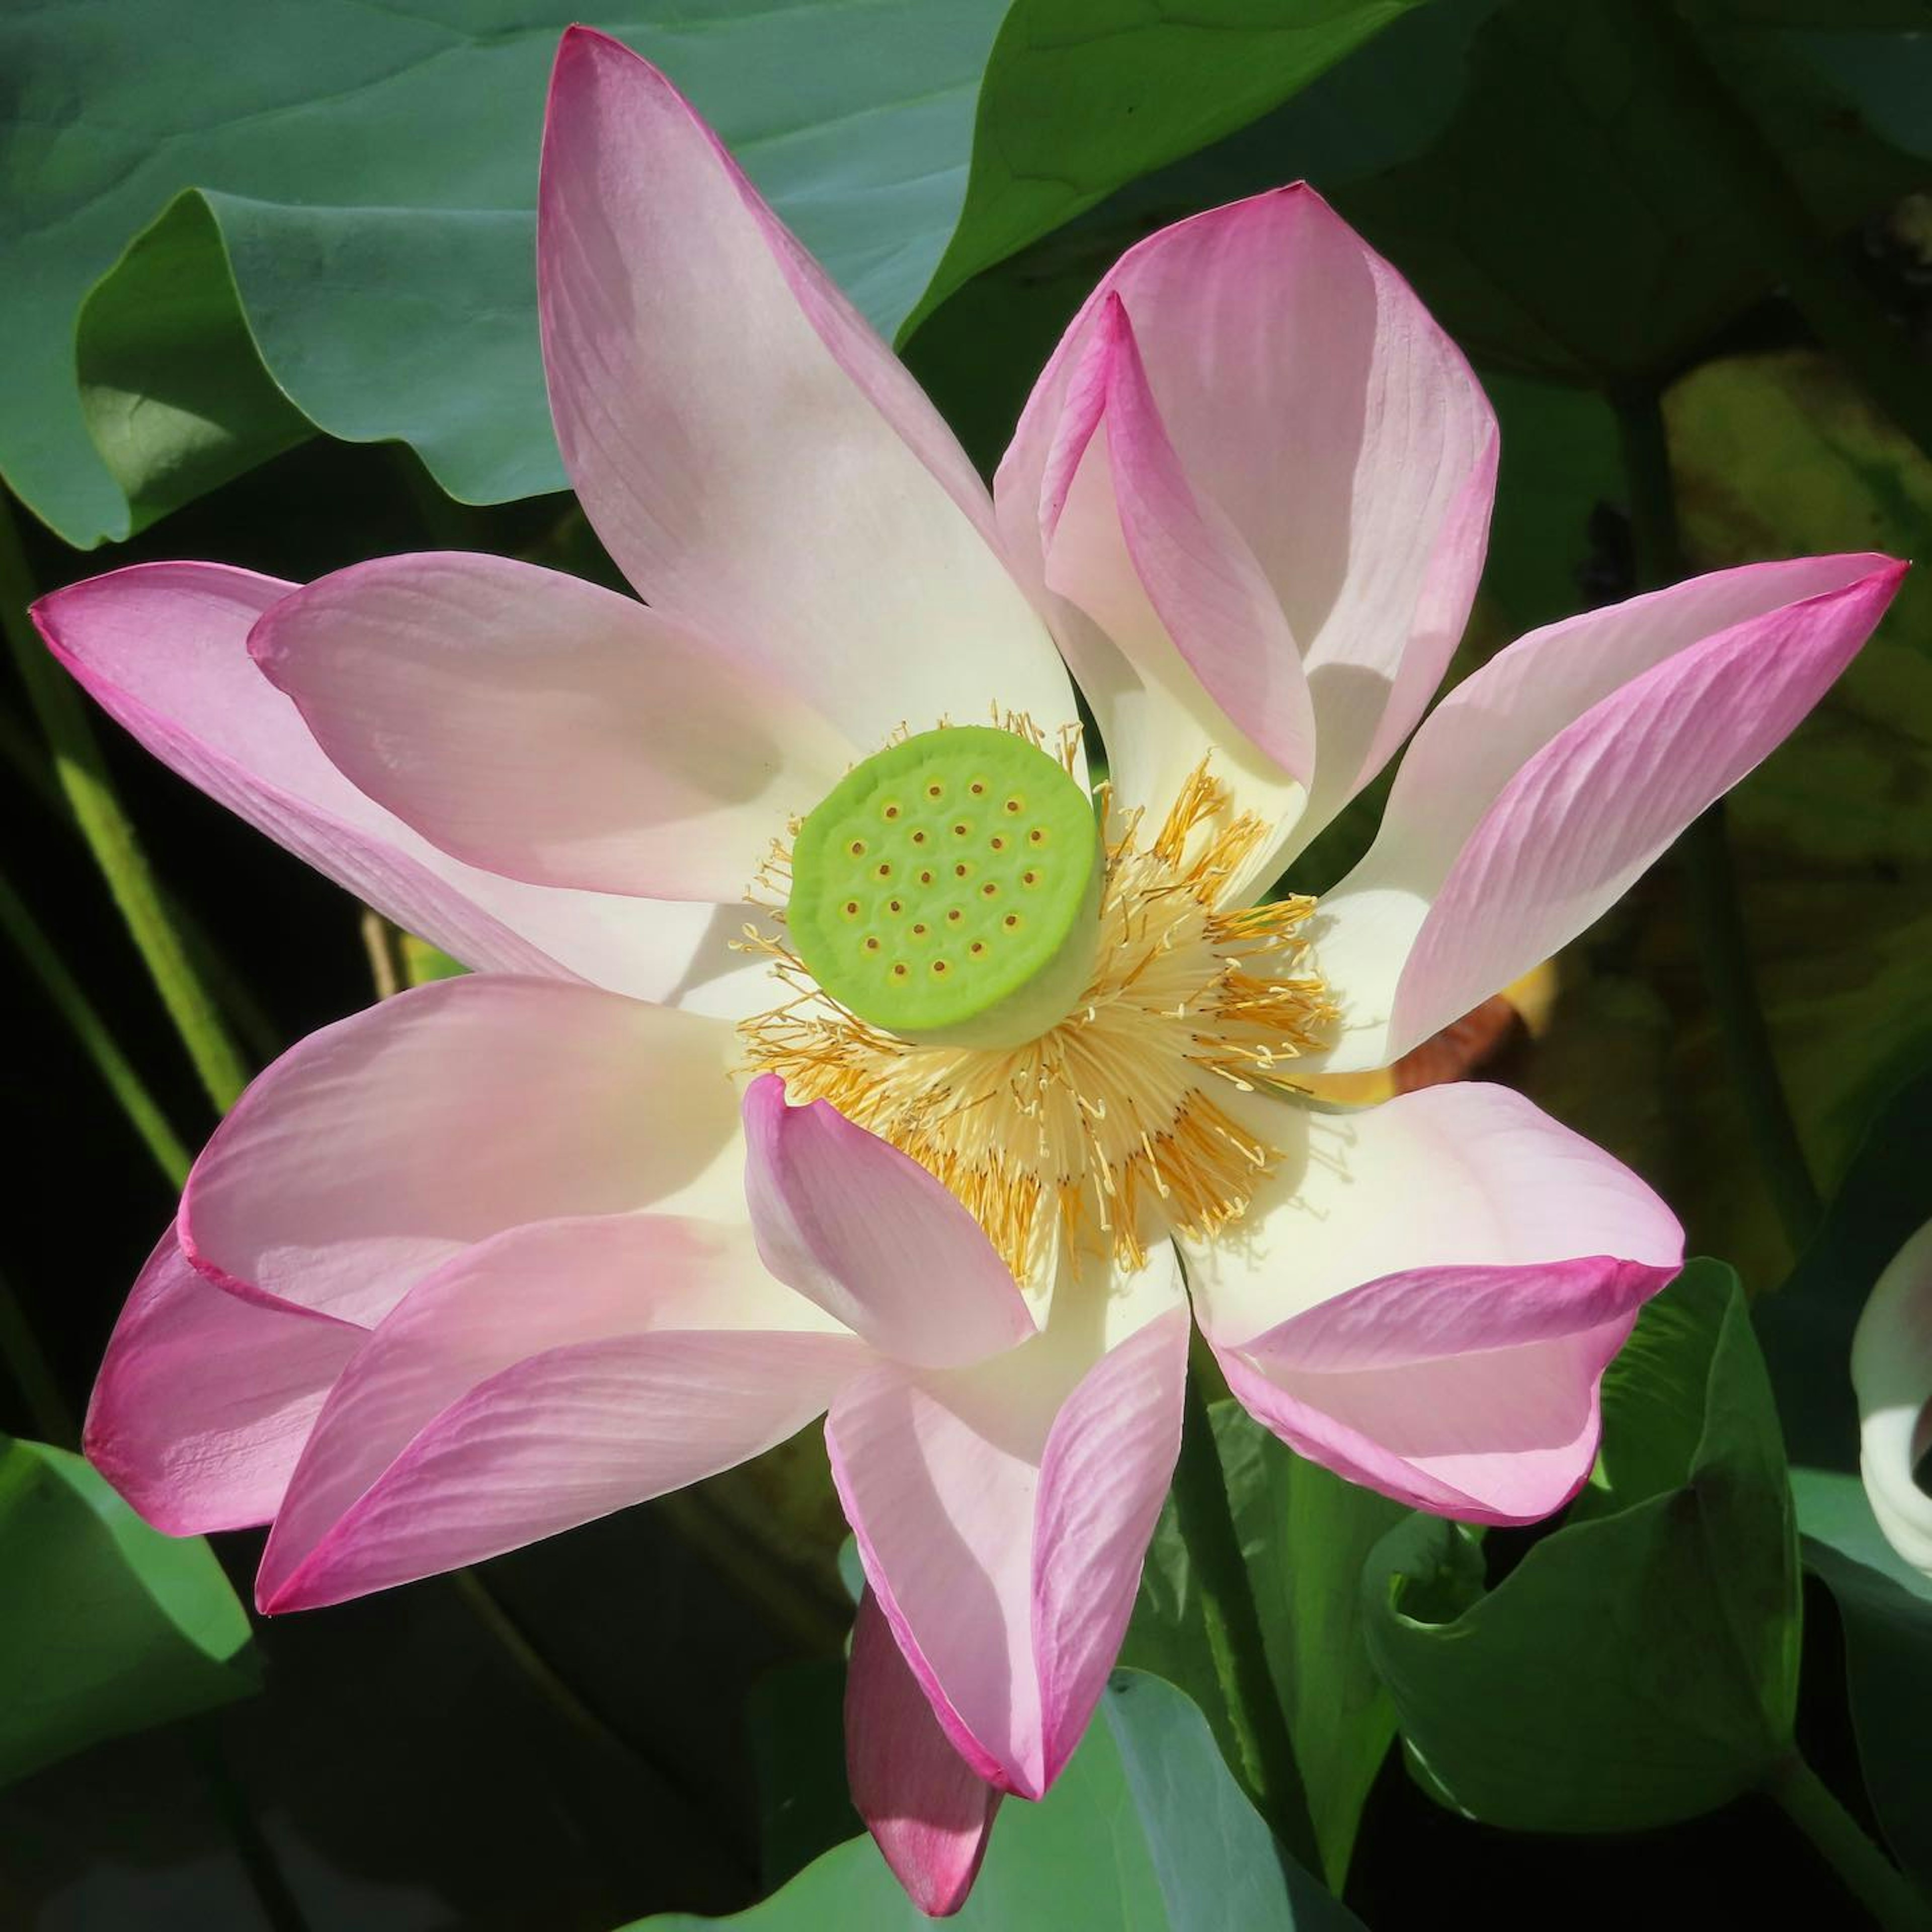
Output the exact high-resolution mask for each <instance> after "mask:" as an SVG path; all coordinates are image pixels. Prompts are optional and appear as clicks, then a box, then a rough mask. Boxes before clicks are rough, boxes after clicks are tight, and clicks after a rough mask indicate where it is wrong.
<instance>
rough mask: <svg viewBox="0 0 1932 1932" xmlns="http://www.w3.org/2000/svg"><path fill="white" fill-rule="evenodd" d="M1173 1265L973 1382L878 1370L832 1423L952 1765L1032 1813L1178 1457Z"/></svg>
mask: <svg viewBox="0 0 1932 1932" xmlns="http://www.w3.org/2000/svg"><path fill="white" fill-rule="evenodd" d="M1186 1370H1187V1313H1186V1310H1185V1307H1184V1304H1183V1303H1182V1301H1181V1290H1180V1285H1179V1277H1178V1269H1177V1267H1176V1265H1175V1260H1174V1257H1173V1255H1172V1250H1166V1251H1164V1252H1163V1253H1161V1254H1160V1255H1159V1256H1157V1257H1155V1258H1154V1259H1151V1261H1150V1262H1149V1263H1148V1267H1147V1268H1146V1269H1145V1270H1144V1271H1142V1274H1139V1275H1138V1276H1136V1277H1133V1278H1132V1280H1130V1281H1127V1282H1120V1281H1116V1282H1115V1283H1114V1284H1113V1286H1112V1292H1109V1290H1108V1288H1107V1285H1106V1283H1104V1282H1103V1281H1101V1280H1074V1281H1069V1280H1062V1282H1061V1284H1060V1285H1059V1287H1058V1289H1057V1290H1056V1292H1055V1298H1054V1305H1053V1309H1052V1313H1051V1315H1050V1316H1049V1321H1048V1325H1047V1327H1046V1331H1044V1332H1043V1334H1041V1335H1040V1336H1039V1337H1037V1338H1036V1339H1035V1340H1033V1341H1031V1342H1028V1343H1025V1344H1023V1345H1022V1346H1021V1347H1020V1348H1019V1349H1014V1350H1013V1351H1012V1352H1010V1353H1009V1354H1007V1355H1002V1356H1000V1357H998V1358H995V1360H994V1361H991V1362H987V1363H983V1364H979V1365H978V1366H977V1367H972V1368H968V1369H956V1370H938V1371H928V1372H926V1373H917V1372H913V1371H908V1370H904V1369H901V1368H900V1367H897V1366H896V1365H889V1366H886V1367H881V1368H879V1369H877V1370H874V1371H873V1372H872V1373H869V1374H868V1375H865V1376H862V1377H860V1378H859V1379H858V1380H856V1381H855V1382H853V1383H851V1384H850V1385H848V1386H847V1388H845V1389H844V1390H843V1391H841V1393H840V1394H839V1396H838V1398H837V1399H836V1400H835V1402H834V1403H833V1405H832V1412H831V1415H829V1417H828V1418H827V1419H826V1445H827V1447H828V1448H829V1450H830V1451H831V1455H832V1478H833V1480H834V1481H835V1483H836V1484H838V1493H839V1498H840V1500H841V1502H842V1503H843V1504H844V1508H845V1515H846V1519H847V1521H848V1522H849V1523H850V1524H851V1526H852V1528H853V1532H854V1534H855V1535H856V1537H857V1539H858V1544H859V1556H860V1559H861V1560H862V1562H863V1563H864V1565H865V1575H866V1578H867V1580H868V1582H869V1583H870V1584H871V1587H872V1589H873V1590H874V1592H877V1596H878V1598H879V1603H880V1609H881V1610H883V1612H884V1613H885V1616H886V1619H887V1620H888V1622H889V1623H890V1624H891V1625H892V1632H893V1634H894V1636H895V1637H896V1638H897V1639H898V1645H899V1648H900V1649H901V1652H903V1653H904V1656H905V1659H906V1661H907V1664H909V1665H910V1667H911V1669H912V1670H913V1674H914V1675H915V1676H916V1677H917V1679H919V1685H920V1686H921V1688H922V1689H923V1690H924V1691H925V1693H926V1697H927V1699H928V1700H929V1702H930V1703H931V1704H932V1709H933V1715H935V1718H937V1719H938V1721H939V1724H940V1726H941V1729H942V1730H944V1732H945V1733H946V1735H947V1738H948V1739H950V1741H951V1742H952V1744H953V1748H955V1749H956V1751H959V1754H960V1755H961V1756H962V1757H963V1758H964V1759H965V1760H966V1762H967V1763H968V1765H969V1766H971V1768H972V1769H973V1770H974V1772H977V1774H978V1775H980V1777H982V1778H985V1779H986V1780H987V1781H989V1783H992V1784H998V1786H999V1787H1001V1789H1002V1790H1009V1791H1013V1792H1017V1793H1019V1794H1020V1795H1021V1796H1024V1797H1029V1798H1037V1797H1038V1796H1040V1794H1041V1793H1043V1791H1044V1790H1046V1787H1047V1786H1048V1785H1049V1784H1051V1783H1052V1781H1053V1779H1054V1778H1055V1777H1056V1776H1057V1775H1058V1773H1059V1771H1060V1769H1061V1766H1062V1765H1063V1764H1064V1763H1065V1761H1066V1758H1067V1754H1068V1753H1069V1752H1070V1751H1071V1750H1072V1749H1073V1745H1074V1744H1075V1743H1076V1742H1078V1741H1079V1737H1080V1735H1081V1733H1082V1731H1083V1730H1085V1727H1086V1724H1087V1721H1088V1718H1090V1717H1091V1715H1093V1711H1094V1705H1095V1703H1097V1701H1098V1700H1099V1697H1100V1692H1101V1690H1102V1689H1103V1687H1104V1686H1105V1684H1106V1676H1107V1672H1108V1670H1109V1669H1110V1668H1111V1667H1112V1664H1113V1661H1114V1658H1115V1653H1116V1652H1117V1651H1118V1648H1119V1645H1120V1640H1121V1634H1122V1632H1123V1631H1124V1630H1125V1628H1126V1624H1127V1616H1128V1613H1130V1610H1132V1608H1133V1598H1134V1592H1135V1590H1136V1588H1137V1587H1138V1586H1139V1579H1140V1570H1141V1562H1142V1557H1143V1556H1144V1555H1145V1552H1146V1549H1147V1544H1148V1538H1149V1537H1150V1536H1151V1535H1152V1534H1153V1530H1154V1519H1155V1517H1157V1515H1158V1514H1160V1504H1161V1499H1162V1498H1163V1496H1165V1495H1166V1491H1167V1484H1168V1479H1169V1477H1170V1475H1172V1472H1173V1469H1174V1460H1175V1454H1176V1453H1177V1451H1178V1448H1179V1446H1180V1439H1181V1388H1182V1383H1183V1380H1184V1376H1185V1374H1186Z"/></svg>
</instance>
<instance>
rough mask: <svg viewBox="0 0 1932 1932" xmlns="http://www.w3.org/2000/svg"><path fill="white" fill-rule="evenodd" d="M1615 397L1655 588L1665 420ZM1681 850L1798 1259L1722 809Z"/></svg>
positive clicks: (1774, 1082)
mask: <svg viewBox="0 0 1932 1932" xmlns="http://www.w3.org/2000/svg"><path fill="white" fill-rule="evenodd" d="M1611 401H1612V402H1613V404H1614V406H1615V407H1616V416H1617V428H1618V433H1619V437H1620V440H1621V441H1622V447H1623V458H1624V468H1625V475H1626V476H1627V478H1628V481H1629V485H1630V499H1631V540H1632V543H1633V545H1634V549H1635V551H1636V554H1637V581H1638V586H1639V588H1640V589H1655V587H1656V586H1658V585H1660V584H1664V583H1671V582H1673V581H1674V580H1676V579H1677V578H1678V577H1681V576H1682V574H1683V562H1684V560H1683V554H1682V548H1681V546H1680V544H1679V539H1678V532H1677V508H1676V495H1675V493H1674V491H1673V487H1672V484H1671V477H1670V450H1669V448H1668V446H1667V443H1666V441H1665V438H1664V414H1663V411H1662V410H1661V408H1660V407H1658V396H1657V392H1656V390H1655V389H1654V388H1652V387H1649V386H1641V387H1637V388H1632V389H1622V390H1619V391H1618V392H1616V394H1615V395H1613V397H1612V398H1611ZM1677 846H1678V853H1679V861H1680V862H1681V864H1682V866H1683V868H1684V877H1685V883H1686V885H1687V886H1688V890H1689V895H1690V902H1691V925H1692V927H1693V929H1694V932H1695V934H1696V936H1697V952H1698V956H1699V959H1700V961H1701V962H1702V964H1703V969H1704V981H1705V985H1706V989H1708V991H1709V994H1710V996H1711V1004H1712V1008H1713V1009H1714V1010H1715V1013H1716V1015H1717V1019H1718V1031H1719V1032H1720V1034H1721V1035H1722V1037H1723V1039H1724V1052H1725V1057H1726V1058H1727V1060H1728V1061H1730V1070H1731V1078H1732V1079H1733V1081H1734V1082H1736V1085H1737V1088H1738V1091H1739V1096H1740V1097H1741V1098H1742V1100H1743V1103H1744V1107H1745V1118H1746V1121H1747V1122H1748V1127H1749V1131H1750V1133H1751V1145H1752V1148H1753V1150H1754V1152H1755V1154H1756V1155H1757V1162H1758V1166H1759V1167H1760V1169H1761V1170H1762V1172H1763V1175H1764V1181H1765V1185H1766V1187H1767V1189H1768V1190H1769V1192H1770V1194H1771V1197H1772V1205H1773V1206H1774V1207H1775V1209H1776V1211H1777V1214H1778V1220H1779V1223H1780V1224H1781V1226H1782V1227H1783V1228H1784V1233H1785V1238H1786V1239H1787V1241H1789V1243H1790V1246H1791V1250H1792V1252H1793V1254H1794V1255H1796V1254H1799V1253H1802V1252H1803V1250H1804V1249H1805V1245H1806V1244H1807V1243H1808V1242H1809V1241H1810V1240H1811V1237H1812V1235H1814V1233H1815V1232H1817V1226H1818V1222H1819V1217H1820V1214H1821V1212H1822V1208H1821V1204H1820V1201H1819V1199H1818V1187H1817V1183H1816V1182H1815V1181H1814V1180H1813V1179H1812V1178H1811V1168H1810V1166H1809V1165H1808V1163H1807V1162H1806V1160H1805V1150H1804V1148H1803V1147H1802V1145H1801V1144H1800V1142H1799V1138H1798V1128H1797V1126H1796V1123H1795V1122H1794V1121H1793V1119H1792V1117H1791V1104H1790V1101H1789V1100H1787V1097H1786V1095H1785V1091H1784V1082H1783V1080H1782V1079H1781V1078H1780V1076H1779V1074H1778V1059H1777V1056H1776V1054H1775V1052H1774V1051H1773V1049H1772V1043H1771V1030H1770V1028H1769V1027H1768V1026H1767V1025H1766V1024H1765V1018H1764V1007H1763V1004H1762V1003H1761V1001H1760V999H1759V998H1758V990H1757V974H1756V972H1755V971H1754V968H1753V966H1752V964H1751V947H1750V942H1749V938H1748V935H1747V934H1746V932H1745V922H1744V913H1743V910H1742V907H1741V906H1740V905H1739V901H1738V887H1737V879H1736V875H1735V874H1734V873H1733V870H1732V867H1731V852H1730V841H1728V840H1727V838H1726V837H1725V835H1724V807H1723V805H1721V804H1718V805H1712V807H1711V808H1710V809H1709V811H1706V812H1705V813H1704V814H1703V816H1702V817H1700V818H1698V819H1697V820H1696V821H1695V823H1693V824H1692V825H1691V826H1690V827H1689V829H1688V830H1686V831H1685V834H1684V835H1683V836H1682V838H1680V839H1679V841H1677Z"/></svg>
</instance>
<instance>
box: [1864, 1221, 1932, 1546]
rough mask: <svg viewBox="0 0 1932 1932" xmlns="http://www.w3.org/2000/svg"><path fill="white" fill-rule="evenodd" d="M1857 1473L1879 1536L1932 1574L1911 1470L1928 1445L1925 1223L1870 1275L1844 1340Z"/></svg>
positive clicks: (1930, 1526)
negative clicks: (1873, 1278)
mask: <svg viewBox="0 0 1932 1932" xmlns="http://www.w3.org/2000/svg"><path fill="white" fill-rule="evenodd" d="M1852 1388H1853V1389H1854V1391H1856V1393H1857V1396H1858V1473H1859V1474H1860V1475H1861V1476H1862V1477H1863V1478H1864V1485H1865V1494H1866V1496H1867V1497H1869V1498H1870V1502H1871V1507H1872V1514H1873V1516H1875V1517H1877V1519H1878V1526H1879V1529H1882V1530H1883V1531H1884V1532H1885V1541H1887V1542H1888V1543H1889V1544H1891V1547H1892V1548H1893V1549H1894V1550H1897V1552H1898V1553H1899V1555H1900V1556H1902V1557H1903V1558H1904V1559H1905V1560H1906V1562H1908V1563H1909V1564H1910V1565H1912V1568H1914V1569H1915V1570H1922V1571H1924V1572H1925V1574H1927V1576H1928V1577H1932V1496H1927V1494H1926V1493H1925V1492H1924V1490H1922V1489H1921V1488H1920V1487H1919V1486H1918V1481H1917V1471H1918V1466H1919V1465H1920V1463H1921V1462H1923V1461H1924V1457H1925V1452H1926V1450H1927V1447H1928V1446H1932V1422H1928V1420H1927V1418H1932V1221H1928V1222H1927V1223H1926V1225H1925V1226H1924V1227H1922V1228H1921V1229H1919V1231H1918V1233H1917V1234H1915V1235H1913V1236H1912V1238H1911V1240H1910V1241H1907V1242H1906V1244H1905V1245H1904V1247H1902V1248H1900V1250H1899V1251H1898V1253H1897V1255H1896V1256H1894V1259H1892V1261H1891V1264H1890V1265H1888V1267H1887V1268H1886V1269H1885V1272H1884V1274H1882V1275H1880V1276H1879V1278H1878V1281H1877V1284H1876V1286H1874V1287H1873V1289H1872V1292H1871V1295H1870V1299H1869V1300H1868V1301H1867V1302H1866V1304H1865V1307H1864V1313H1863V1314H1862V1315H1861V1316H1859V1317H1858V1331H1857V1333H1856V1334H1855V1335H1854V1336H1853V1337H1852Z"/></svg>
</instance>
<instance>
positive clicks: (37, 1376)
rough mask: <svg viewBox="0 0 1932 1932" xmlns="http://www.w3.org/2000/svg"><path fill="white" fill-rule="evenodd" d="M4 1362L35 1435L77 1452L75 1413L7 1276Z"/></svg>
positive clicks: (1, 1332) (1, 1307)
mask: <svg viewBox="0 0 1932 1932" xmlns="http://www.w3.org/2000/svg"><path fill="white" fill-rule="evenodd" d="M0 1362H5V1364H6V1365H7V1373H8V1374H10V1376H12V1377H13V1382H14V1385H15V1386H16V1387H17V1388H18V1389H19V1390H20V1399H21V1400H22V1401H23V1402H24V1403H26V1406H27V1420H28V1422H29V1423H30V1424H31V1425H32V1427H33V1430H34V1434H35V1435H37V1436H38V1437H39V1438H40V1440H41V1441H42V1442H52V1443H53V1444H55V1445H57V1446H58V1448H62V1449H77V1448H79V1447H80V1430H79V1429H77V1427H75V1426H74V1411H73V1410H72V1409H70V1408H69V1407H68V1402H67V1397H65V1396H64V1395H63V1394H62V1393H61V1387H60V1383H59V1381H58V1379H57V1378H56V1377H55V1374H54V1371H53V1365H52V1363H50V1362H49V1361H48V1360H47V1358H46V1355H44V1354H43V1352H42V1351H41V1349H40V1340H39V1338H38V1337H37V1336H36V1335H35V1334H34V1330H33V1325H32V1324H31V1322H28V1319H27V1312H26V1310H25V1309H24V1308H23V1307H21V1306H20V1298H19V1297H18V1296H17V1295H15V1294H14V1292H13V1284H12V1283H10V1282H9V1281H8V1280H7V1278H6V1277H5V1275H0Z"/></svg>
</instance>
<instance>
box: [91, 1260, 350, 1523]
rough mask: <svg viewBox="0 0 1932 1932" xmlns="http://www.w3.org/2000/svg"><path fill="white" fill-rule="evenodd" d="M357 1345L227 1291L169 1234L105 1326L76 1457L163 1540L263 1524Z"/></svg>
mask: <svg viewBox="0 0 1932 1932" xmlns="http://www.w3.org/2000/svg"><path fill="white" fill-rule="evenodd" d="M361 1341H362V1330H361V1329H359V1328H356V1326H354V1325H353V1324H352V1323H349V1322H338V1321H336V1320H335V1319H333V1318H332V1316H327V1315H321V1314H317V1313H314V1312H313V1311H311V1310H308V1309H287V1310H284V1309H276V1308H265V1307H261V1306H260V1305H259V1304H256V1303H254V1302H250V1301H242V1299H241V1298H239V1297H238V1296H236V1295H227V1294H224V1293H223V1292H222V1291H221V1290H220V1289H218V1288H217V1287H216V1286H214V1283H212V1282H211V1281H208V1280H206V1279H205V1277H202V1275H200V1274H198V1273H196V1271H195V1269H194V1268H193V1267H192V1266H191V1265H190V1264H189V1262H188V1261H187V1258H186V1257H185V1256H184V1255H183V1254H182V1253H181V1248H180V1245H179V1244H178V1242H177V1241H176V1240H175V1231H174V1229H172V1228H170V1229H169V1230H168V1232H166V1234H165V1235H163V1236H162V1237H161V1239H160V1244H159V1245H158V1246H157V1247H156V1248H155V1250H154V1253H153V1254H152V1255H151V1256H149V1257H148V1265H147V1266H146V1267H145V1268H143V1269H142V1271H141V1274H140V1277H139V1280H137V1281H136V1283H135V1284H134V1289H133V1293H132V1294H131V1295H130V1296H129V1297H128V1298H127V1307H125V1308H124V1309H123V1310H121V1319H120V1320H119V1321H118V1322H116V1323H115V1325H114V1334H113V1337H112V1338H111V1339H110V1341H109V1342H108V1344H107V1358H106V1359H105V1360H104V1361H103V1362H102V1363H101V1373H100V1375H99V1376H98V1377H97V1378H96V1379H95V1385H94V1394H93V1397H92V1400H90V1401H89V1403H88V1406H87V1424H86V1428H85V1429H84V1430H83V1433H82V1442H81V1446H82V1447H83V1448H84V1449H85V1450H86V1452H87V1460H89V1462H90V1463H92V1464H93V1465H94V1466H95V1468H96V1469H98V1470H99V1471H100V1472H101V1474H102V1475H104V1476H105V1477H106V1478H107V1480H108V1481H110V1483H112V1484H113V1485H114V1487H115V1489H117V1490H119V1491H120V1493H121V1495H122V1496H124V1497H125V1498H126V1499H127V1502H129V1503H130V1504H131V1505H133V1508H134V1509H135V1510H136V1512H137V1513H138V1514H139V1515H141V1516H142V1517H145V1519H146V1520H147V1521H148V1522H149V1523H152V1524H153V1525H154V1527H155V1528H156V1529H160V1530H165V1531H166V1532H167V1533H168V1534H169V1535H170V1536H193V1535H199V1534H202V1532H206V1531H208V1530H211V1529H247V1528H248V1527H250V1526H252V1525H254V1524H256V1523H266V1522H267V1521H268V1520H269V1518H270V1517H272V1516H273V1515H274V1514H275V1511H276V1510H277V1509H278V1508H279V1507H280V1506H281V1500H282V1493H283V1492H284V1490H286V1489H287V1487H288V1481H289V1477H290V1474H291V1473H292V1472H293V1470H294V1469H295V1466H296V1457H298V1456H299V1455H300V1454H301V1453H302V1445H303V1443H304V1442H305V1441H307V1440H308V1432H309V1430H310V1428H311V1426H312V1425H313V1424H314V1421H315V1418H316V1416H317V1413H318V1412H320V1409H321V1408H322V1403H323V1397H325V1396H326V1394H328V1393H329V1386H330V1385H331V1384H332V1382H334V1381H335V1378H336V1377H337V1376H338V1375H339V1374H340V1373H341V1371H342V1368H343V1367H344V1364H346V1363H347V1361H348V1360H349V1358H350V1356H351V1355H353V1354H354V1353H355V1352H356V1346H357V1345H358V1344H359V1343H360V1342H361Z"/></svg>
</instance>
